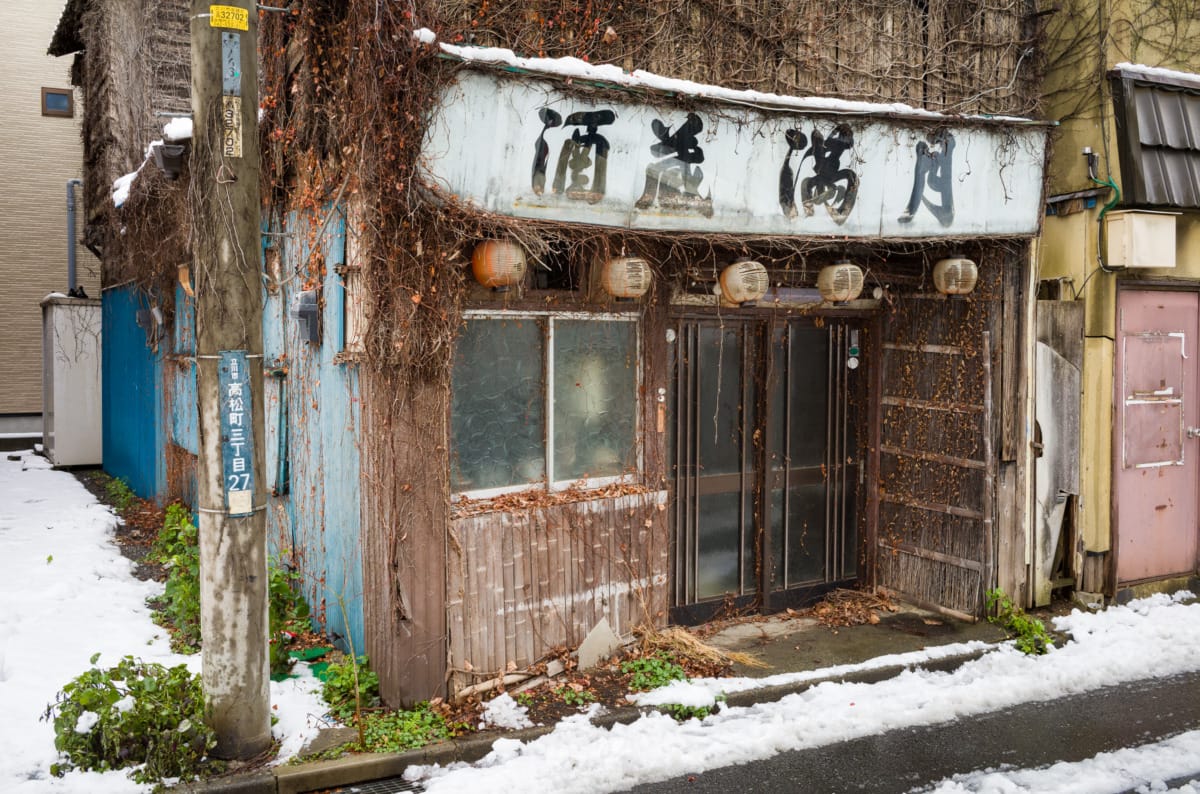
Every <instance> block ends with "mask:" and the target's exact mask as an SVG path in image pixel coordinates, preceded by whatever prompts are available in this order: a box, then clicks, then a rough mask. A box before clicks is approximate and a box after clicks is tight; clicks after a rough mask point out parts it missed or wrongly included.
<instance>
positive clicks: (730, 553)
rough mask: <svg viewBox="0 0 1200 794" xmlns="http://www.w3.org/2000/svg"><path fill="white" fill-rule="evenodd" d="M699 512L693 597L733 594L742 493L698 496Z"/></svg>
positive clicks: (734, 591) (736, 586) (729, 492)
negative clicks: (696, 569) (694, 591)
mask: <svg viewBox="0 0 1200 794" xmlns="http://www.w3.org/2000/svg"><path fill="white" fill-rule="evenodd" d="M699 512H700V518H699V525H698V526H697V528H696V547H697V548H696V556H697V568H698V572H697V581H696V598H698V599H705V598H713V597H716V596H722V595H725V594H727V593H736V592H737V591H738V531H739V527H738V514H739V513H740V512H741V494H740V493H739V492H737V491H728V492H726V493H713V494H705V495H703V496H701V497H700V504H699Z"/></svg>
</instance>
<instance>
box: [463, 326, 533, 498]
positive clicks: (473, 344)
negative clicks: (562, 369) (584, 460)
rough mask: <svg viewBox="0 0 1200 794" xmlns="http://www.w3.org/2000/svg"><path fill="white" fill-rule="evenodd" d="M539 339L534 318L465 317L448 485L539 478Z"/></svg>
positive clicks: (509, 482)
mask: <svg viewBox="0 0 1200 794" xmlns="http://www.w3.org/2000/svg"><path fill="white" fill-rule="evenodd" d="M543 338H544V334H543V331H542V326H541V324H540V323H539V322H538V321H536V320H531V319H504V320H499V319H470V320H467V322H466V327H465V329H464V330H463V332H462V335H461V336H460V337H459V339H458V348H457V350H456V351H455V357H454V372H453V376H452V377H453V380H452V388H451V392H452V396H451V405H450V440H451V449H452V450H453V454H452V455H451V474H450V483H451V487H452V488H453V490H455V491H470V490H477V489H482V488H500V487H504V486H510V485H522V484H525V483H531V482H536V481H538V480H540V479H542V477H543V476H544V474H545V468H546V463H545V461H546V454H545V444H544V441H543V439H544V436H545V410H544V408H543V405H544V396H543V391H542V362H543V360H544V358H545V357H544V355H543V350H544V343H543Z"/></svg>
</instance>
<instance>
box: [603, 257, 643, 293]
mask: <svg viewBox="0 0 1200 794" xmlns="http://www.w3.org/2000/svg"><path fill="white" fill-rule="evenodd" d="M653 281H654V272H653V271H652V270H651V269H650V263H649V262H647V261H646V260H645V259H642V258H641V257H638V256H619V257H616V258H614V259H610V260H608V261H607V262H605V263H604V265H603V267H602V269H601V271H600V286H602V287H604V291H605V292H607V293H608V294H609V295H612V296H613V297H614V298H618V299H626V300H628V299H633V298H640V297H642V296H643V295H645V294H646V292H647V291H649V289H650V285H651V284H652V283H653Z"/></svg>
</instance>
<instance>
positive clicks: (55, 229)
mask: <svg viewBox="0 0 1200 794" xmlns="http://www.w3.org/2000/svg"><path fill="white" fill-rule="evenodd" d="M62 6H63V3H62V2H58V3H55V2H38V1H37V0H18V2H15V3H11V4H9V6H7V8H8V10H9V11H10V12H11V13H10V14H9V16H8V18H7V19H6V21H5V24H4V25H3V30H0V46H2V47H3V51H4V58H3V59H0V61H2V62H0V79H2V80H3V84H4V94H3V96H4V100H3V106H2V110H3V112H2V113H0V140H3V141H4V157H3V158H2V159H0V184H3V186H4V189H3V191H2V192H0V284H3V287H4V288H3V289H0V384H3V386H2V387H0V440H4V439H5V437H6V436H10V435H12V436H19V438H13V439H9V440H10V441H11V442H12V443H23V444H25V445H26V446H29V445H31V443H32V442H33V441H38V440H40V438H41V435H42V422H41V413H42V309H41V306H40V303H41V301H42V299H43V298H45V297H46V295H48V294H49V293H53V292H58V293H62V294H66V293H67V291H68V288H69V287H68V284H67V259H68V245H67V193H68V190H69V188H68V180H71V179H79V178H80V177H82V176H83V146H82V144H81V142H80V137H79V132H80V120H81V119H82V117H83V108H82V105H81V103H80V96H79V93H78V92H77V91H76V90H75V88H74V87H73V85H72V81H71V73H70V64H68V63H66V62H64V61H61V60H59V59H57V58H53V57H51V56H50V55H47V54H46V43H47V42H48V41H50V36H51V34H52V33H53V32H54V28H55V24H56V23H57V22H58V19H59V15H60V14H61V13H62ZM74 194H75V199H76V207H77V210H76V211H77V213H78V215H79V218H80V224H79V229H80V231H82V228H83V223H82V218H83V207H84V202H83V196H84V191H83V189H82V188H80V187H78V186H77V187H75V188H74ZM75 255H76V272H77V280H78V285H79V286H81V287H83V288H84V289H85V290H86V292H87V294H88V295H90V296H92V297H96V296H98V295H99V292H100V290H99V283H100V281H99V279H100V272H99V266H98V262H97V260H96V258H95V257H94V256H92V254H91V253H89V252H88V250H87V249H86V248H84V247H83V246H82V245H81V244H78V243H77V244H76V245H75Z"/></svg>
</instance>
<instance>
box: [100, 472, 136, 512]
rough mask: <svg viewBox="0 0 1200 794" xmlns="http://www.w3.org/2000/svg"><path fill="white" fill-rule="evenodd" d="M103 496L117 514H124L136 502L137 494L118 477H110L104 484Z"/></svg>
mask: <svg viewBox="0 0 1200 794" xmlns="http://www.w3.org/2000/svg"><path fill="white" fill-rule="evenodd" d="M104 496H105V498H107V500H108V503H109V504H110V505H112V506H113V508H114V509H115V510H116V511H117V512H118V513H124V512H125V511H126V510H128V509H129V508H130V507H132V506H133V503H134V502H136V501H137V494H135V493H134V492H133V490H132V489H131V488H130V487H129V483H127V482H125V481H124V480H122V479H121V478H120V477H111V478H109V480H108V482H106V483H105V484H104Z"/></svg>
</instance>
